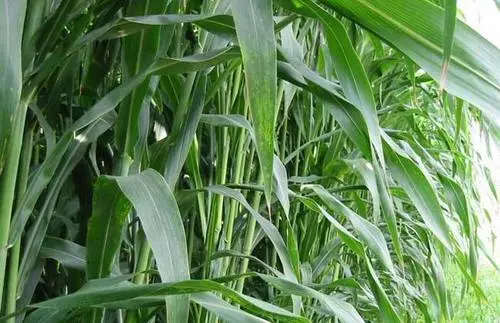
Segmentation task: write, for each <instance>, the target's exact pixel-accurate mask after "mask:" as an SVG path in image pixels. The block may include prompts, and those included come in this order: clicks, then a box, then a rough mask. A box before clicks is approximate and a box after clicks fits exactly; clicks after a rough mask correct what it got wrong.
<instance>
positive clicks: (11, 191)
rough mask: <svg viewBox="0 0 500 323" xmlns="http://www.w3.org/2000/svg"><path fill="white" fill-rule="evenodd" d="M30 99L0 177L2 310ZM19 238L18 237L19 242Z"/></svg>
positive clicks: (16, 119)
mask: <svg viewBox="0 0 500 323" xmlns="http://www.w3.org/2000/svg"><path fill="white" fill-rule="evenodd" d="M30 97H31V95H29V96H28V97H27V98H25V99H21V102H20V103H19V106H18V108H17V110H16V113H15V115H14V122H13V128H12V133H11V134H12V135H11V136H10V142H9V143H10V145H9V148H8V150H7V163H6V165H5V169H4V171H3V173H2V175H1V177H0V309H1V308H2V299H3V291H4V283H5V267H6V263H7V250H8V246H7V242H8V240H9V230H10V220H11V216H12V207H13V206H14V195H15V188H16V180H17V170H18V168H19V158H20V155H21V146H22V143H23V132H24V123H25V119H26V111H27V109H28V102H29V98H30ZM19 238H20V237H17V240H19Z"/></svg>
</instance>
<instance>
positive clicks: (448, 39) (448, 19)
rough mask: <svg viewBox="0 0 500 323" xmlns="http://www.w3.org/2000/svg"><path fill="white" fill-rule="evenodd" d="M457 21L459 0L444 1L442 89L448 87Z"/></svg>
mask: <svg viewBox="0 0 500 323" xmlns="http://www.w3.org/2000/svg"><path fill="white" fill-rule="evenodd" d="M456 21H457V0H445V1H444V33H443V66H442V67H441V79H440V81H439V83H440V85H439V86H440V89H443V88H444V87H445V86H446V75H447V73H448V66H449V64H450V60H451V54H452V52H453V42H454V40H455V25H456Z"/></svg>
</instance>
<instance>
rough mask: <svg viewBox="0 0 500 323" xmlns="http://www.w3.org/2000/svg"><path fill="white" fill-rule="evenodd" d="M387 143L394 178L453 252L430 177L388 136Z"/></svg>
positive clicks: (427, 222)
mask: <svg viewBox="0 0 500 323" xmlns="http://www.w3.org/2000/svg"><path fill="white" fill-rule="evenodd" d="M385 141H386V142H387V143H388V145H387V146H386V147H387V149H386V154H387V159H388V166H389V170H390V172H391V175H392V177H394V179H395V180H396V181H397V182H398V183H399V185H400V186H401V187H402V188H403V189H404V190H405V192H406V194H408V196H409V197H410V199H411V201H412V202H413V204H414V205H415V208H416V209H417V210H418V212H419V213H420V215H421V216H422V219H423V220H424V222H425V224H426V225H427V227H428V228H429V230H430V231H431V232H432V233H433V234H434V235H435V236H436V237H437V238H438V239H439V240H440V241H441V243H443V244H444V245H445V247H446V248H448V250H450V251H451V247H452V242H451V238H450V235H449V229H448V224H447V223H446V220H445V218H444V215H443V213H442V211H441V206H440V204H439V200H438V197H437V194H436V191H435V188H434V186H433V185H432V184H431V181H430V180H429V176H428V175H426V174H425V173H424V172H423V170H422V169H421V168H420V167H419V166H418V165H417V164H415V162H413V161H412V160H411V159H410V158H409V157H408V155H406V154H405V153H404V152H403V151H402V150H401V149H400V148H399V147H398V146H397V144H396V143H395V142H394V141H392V139H391V138H389V137H388V136H386V137H385Z"/></svg>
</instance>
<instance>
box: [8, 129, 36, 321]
mask: <svg viewBox="0 0 500 323" xmlns="http://www.w3.org/2000/svg"><path fill="white" fill-rule="evenodd" d="M33 132H34V130H33V129H31V130H28V131H27V132H26V133H25V134H24V141H23V146H22V151H21V164H20V167H21V169H20V170H19V174H18V176H19V181H18V184H19V186H18V187H17V195H16V203H17V204H19V203H20V202H21V199H22V197H23V196H24V193H25V192H26V187H27V185H28V175H29V170H30V161H31V152H32V148H33ZM20 251H21V239H17V241H16V243H15V244H14V246H13V247H12V249H11V251H10V256H9V280H8V281H7V295H5V301H6V302H5V314H11V313H14V312H15V311H16V295H17V280H18V279H17V278H18V270H19V254H20ZM6 322H7V323H15V322H16V317H15V316H13V317H10V318H9V319H7V321H6Z"/></svg>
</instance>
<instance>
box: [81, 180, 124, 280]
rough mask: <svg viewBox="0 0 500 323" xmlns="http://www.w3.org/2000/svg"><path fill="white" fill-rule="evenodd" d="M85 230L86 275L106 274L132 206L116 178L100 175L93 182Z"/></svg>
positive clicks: (110, 266)
mask: <svg viewBox="0 0 500 323" xmlns="http://www.w3.org/2000/svg"><path fill="white" fill-rule="evenodd" d="M92 195H93V201H92V217H90V219H89V224H88V227H89V229H88V232H87V277H88V279H97V278H105V277H108V276H109V274H110V273H111V268H112V266H113V263H114V261H115V256H116V253H117V251H118V249H119V247H120V244H121V234H122V228H123V226H124V225H125V222H126V219H127V216H128V214H129V211H130V209H131V207H132V205H131V204H130V202H129V201H128V200H127V198H126V197H125V196H123V193H122V192H121V190H120V188H119V187H118V186H117V185H116V184H115V181H114V180H112V179H110V178H107V177H100V178H99V179H98V180H97V182H96V184H95V185H94V191H93V194H92Z"/></svg>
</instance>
